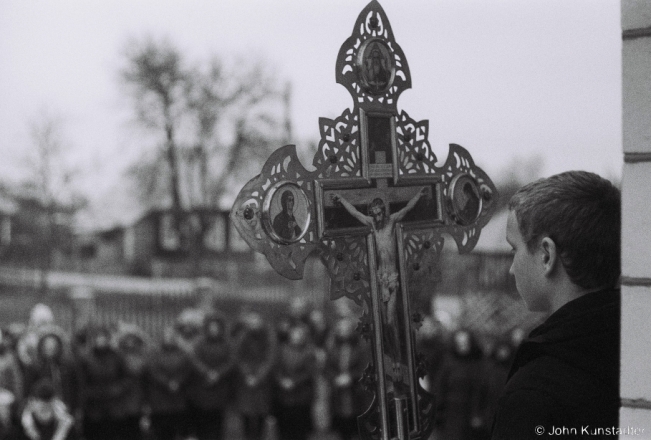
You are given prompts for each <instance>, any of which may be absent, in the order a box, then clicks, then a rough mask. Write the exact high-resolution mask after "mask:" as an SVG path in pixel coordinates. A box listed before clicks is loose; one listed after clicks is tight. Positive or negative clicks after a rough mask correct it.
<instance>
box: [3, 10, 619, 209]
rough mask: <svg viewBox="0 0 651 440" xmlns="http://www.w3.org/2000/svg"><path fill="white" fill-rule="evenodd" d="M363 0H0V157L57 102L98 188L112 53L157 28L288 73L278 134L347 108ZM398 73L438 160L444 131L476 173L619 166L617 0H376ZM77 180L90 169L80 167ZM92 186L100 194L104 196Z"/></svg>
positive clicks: (8, 157)
mask: <svg viewBox="0 0 651 440" xmlns="http://www.w3.org/2000/svg"><path fill="white" fill-rule="evenodd" d="M366 4H367V2H366V1H365V0H345V1H344V0H309V1H306V0H273V1H269V0H267V1H262V0H259V1H258V0H255V1H254V0H238V1H232V0H182V1H181V0H179V1H170V0H155V1H154V0H147V1H145V0H142V1H138V0H106V1H99V0H97V1H88V0H67V1H66V0H58V1H54V0H50V1H48V0H38V1H36V0H2V1H0V154H2V156H3V157H4V158H5V159H4V160H3V161H1V163H0V172H1V173H2V176H5V177H11V176H13V175H14V174H15V170H16V169H17V168H16V167H15V166H14V165H13V163H14V162H13V161H14V160H15V158H17V157H20V155H21V154H22V153H21V152H22V151H24V150H25V149H26V148H28V146H29V142H30V141H29V136H28V131H27V123H28V121H29V120H30V118H34V117H35V115H37V114H38V112H39V111H41V109H43V108H46V109H48V110H49V111H50V112H52V113H55V114H58V115H60V116H61V117H62V118H63V120H64V122H65V123H64V129H65V136H66V138H67V139H68V141H69V143H70V144H71V145H72V146H73V148H74V151H75V160H76V161H77V162H78V163H79V164H80V165H81V166H83V168H84V170H86V171H87V172H88V174H90V175H91V176H93V178H94V179H95V180H94V181H93V182H94V183H92V185H93V187H94V188H95V191H96V192H97V193H98V194H101V193H102V192H104V193H106V192H107V191H110V189H111V187H112V182H113V180H114V179H115V174H116V172H117V170H119V169H121V168H120V167H121V166H123V165H124V163H125V161H126V160H127V159H129V158H131V157H134V152H135V151H136V150H137V149H138V148H139V142H141V140H140V139H137V137H136V136H135V135H134V130H133V126H132V123H131V120H132V119H131V117H132V116H131V113H130V109H129V105H128V101H127V100H126V99H125V98H124V94H123V93H122V90H121V88H120V84H119V81H118V74H117V72H118V69H119V67H120V63H121V53H122V52H123V50H124V47H125V44H126V42H127V41H128V40H129V39H130V38H134V37H135V38H140V37H143V36H153V37H155V38H159V37H168V38H169V39H170V40H171V41H172V42H173V43H175V44H176V45H177V46H179V47H180V48H181V49H182V50H184V51H185V52H186V53H187V55H188V56H189V59H190V60H194V61H201V60H204V59H207V58H208V57H209V56H211V55H213V54H216V55H222V56H225V57H233V56H248V55H254V56H256V57H264V58H265V59H266V60H267V61H268V62H269V64H270V65H272V66H274V68H275V70H276V72H277V75H278V76H279V77H281V78H287V80H289V81H291V82H292V84H293V86H294V88H293V102H292V104H293V107H292V116H293V122H294V129H295V139H294V143H297V144H301V143H303V144H304V143H305V140H307V139H316V138H317V137H318V126H317V120H318V118H319V117H320V116H326V117H330V118H334V117H336V116H338V115H339V114H340V113H341V112H342V111H343V110H344V109H345V108H347V107H352V100H351V98H350V95H349V94H348V92H347V91H346V90H345V88H344V87H342V86H340V85H338V84H336V83H335V76H334V74H335V69H334V66H335V60H336V57H337V53H338V50H339V47H340V46H341V44H342V43H343V42H344V41H345V39H346V38H348V36H349V35H350V34H351V32H352V28H353V25H354V23H355V20H356V18H357V15H358V14H359V12H360V11H361V10H362V9H363V8H364V6H365V5H366ZM381 4H382V6H383V7H384V9H385V11H386V13H387V15H388V17H389V21H390V23H391V26H392V29H393V32H394V35H395V38H396V40H397V42H398V44H400V46H401V47H402V49H403V51H404V53H405V55H406V57H407V60H408V62H409V67H410V70H411V75H412V89H411V90H408V91H406V92H404V93H403V94H402V96H401V98H400V100H399V101H398V108H399V109H404V110H406V111H407V112H408V113H409V114H410V116H411V117H413V118H414V119H417V120H419V119H429V121H430V142H431V144H432V146H433V147H434V150H435V152H436V154H437V156H438V157H439V159H445V157H446V155H447V145H448V144H449V143H458V144H460V145H462V146H464V147H466V148H467V149H468V150H469V151H470V152H471V154H473V156H474V158H475V161H476V162H477V163H478V164H479V165H480V166H481V167H483V168H484V169H485V170H486V171H487V172H488V173H489V174H491V175H494V176H496V177H497V175H498V174H499V173H500V172H501V171H502V170H503V169H504V168H505V167H506V166H507V165H508V164H510V163H513V161H514V158H515V157H517V158H521V159H522V160H525V161H526V160H530V158H539V161H540V163H542V165H543V168H542V174H543V175H549V174H553V173H557V172H561V171H564V170H569V169H586V170H590V171H595V172H597V173H600V174H603V175H606V176H607V177H611V178H618V177H619V175H620V174H621V163H622V154H621V29H620V21H619V17H620V12H619V0H526V1H524V0H384V1H382V2H381ZM89 182H90V180H89ZM105 200H106V199H105Z"/></svg>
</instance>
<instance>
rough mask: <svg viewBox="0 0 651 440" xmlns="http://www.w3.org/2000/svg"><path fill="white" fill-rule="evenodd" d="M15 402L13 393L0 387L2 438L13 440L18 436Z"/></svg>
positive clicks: (0, 435) (0, 430)
mask: <svg viewBox="0 0 651 440" xmlns="http://www.w3.org/2000/svg"><path fill="white" fill-rule="evenodd" d="M15 402H16V399H15V398H14V395H13V393H11V392H9V391H7V390H5V389H4V388H0V439H3V440H13V439H14V438H16V437H17V436H18V430H17V426H18V425H17V424H16V422H15V417H14V414H15V407H16V406H15Z"/></svg>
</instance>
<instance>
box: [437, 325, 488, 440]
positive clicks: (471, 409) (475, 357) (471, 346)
mask: <svg viewBox="0 0 651 440" xmlns="http://www.w3.org/2000/svg"><path fill="white" fill-rule="evenodd" d="M482 357H483V355H482V352H481V349H480V348H479V345H478V343H477V341H476V338H475V336H474V335H473V333H472V332H471V331H470V330H467V329H459V330H457V331H455V332H454V333H453V334H452V340H451V350H450V352H449V353H448V354H447V355H446V356H445V359H444V360H443V362H442V364H441V368H440V370H439V372H438V375H437V377H436V380H435V386H434V394H435V396H436V397H437V400H438V405H437V406H438V408H437V425H438V426H437V432H438V434H439V436H440V438H442V439H456V440H466V439H472V438H473V436H474V434H475V432H476V431H479V430H480V429H481V428H482V426H483V425H484V423H486V422H485V421H484V420H483V419H482V418H481V417H482V415H483V414H482V411H481V397H482V363H481V362H482Z"/></svg>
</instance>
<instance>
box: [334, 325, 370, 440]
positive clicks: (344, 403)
mask: <svg viewBox="0 0 651 440" xmlns="http://www.w3.org/2000/svg"><path fill="white" fill-rule="evenodd" d="M360 342H361V341H360V338H359V335H358V334H357V333H356V332H355V322H354V321H353V320H352V319H350V318H345V319H341V320H340V321H338V322H337V323H336V325H335V327H334V331H333V332H332V334H331V335H330V338H329V340H328V344H327V346H328V353H327V358H326V366H325V376H326V378H327V379H328V384H329V386H330V412H331V413H332V429H333V430H334V431H335V432H337V433H338V434H339V436H340V437H341V438H342V439H343V440H350V439H352V438H354V437H356V436H357V435H358V428H357V417H358V416H360V415H361V414H362V413H363V412H364V411H365V410H366V409H367V407H368V405H369V404H370V403H371V402H370V399H369V397H370V396H369V395H368V393H366V392H364V390H363V389H362V387H361V384H360V383H358V382H359V381H360V379H361V377H362V375H363V373H364V368H366V366H367V365H368V363H369V361H370V353H369V351H368V348H369V347H368V346H365V345H364V344H361V343H360Z"/></svg>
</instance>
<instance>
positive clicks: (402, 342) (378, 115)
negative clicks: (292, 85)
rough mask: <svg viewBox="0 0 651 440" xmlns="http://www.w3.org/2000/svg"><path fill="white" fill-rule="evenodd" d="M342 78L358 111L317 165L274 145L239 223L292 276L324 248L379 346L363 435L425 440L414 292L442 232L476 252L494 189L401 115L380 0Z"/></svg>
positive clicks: (465, 160)
mask: <svg viewBox="0 0 651 440" xmlns="http://www.w3.org/2000/svg"><path fill="white" fill-rule="evenodd" d="M336 79H337V82H338V83H340V84H342V85H344V86H345V87H346V88H347V89H348V91H349V92H350V93H351V95H352V97H353V102H354V107H353V109H352V110H350V109H346V110H344V112H343V113H342V115H341V116H339V117H338V118H337V119H335V120H330V119H326V118H320V119H319V128H320V133H321V141H320V143H319V147H318V151H317V152H316V154H315V156H314V161H313V166H314V170H313V171H308V170H306V169H305V168H304V167H303V165H302V164H301V163H300V161H299V160H298V157H297V155H296V149H295V146H293V145H287V146H285V147H282V148H280V149H278V150H276V151H275V152H274V153H273V154H272V155H271V157H270V158H269V159H268V160H267V162H266V163H265V165H264V167H263V169H262V172H261V173H260V174H259V175H258V176H256V177H255V178H253V179H252V180H251V181H249V182H248V183H247V184H246V185H245V186H244V188H243V189H242V190H241V192H240V194H239V195H238V197H237V199H236V200H235V203H234V205H233V209H232V211H231V219H232V221H233V222H234V224H235V226H236V228H237V230H238V231H239V232H240V234H241V235H242V237H243V238H244V239H245V240H246V241H247V243H248V244H249V245H250V246H251V247H252V248H253V249H254V250H256V251H258V252H261V253H263V254H264V255H265V256H266V257H267V260H268V261H269V262H270V264H271V265H272V266H273V268H274V269H275V270H276V271H277V272H278V273H280V274H281V275H284V276H285V277H287V278H290V279H300V278H302V275H303V268H304V264H305V260H306V258H307V257H308V255H310V254H311V253H318V254H319V256H320V257H321V259H322V261H323V263H324V264H325V265H326V267H327V269H328V272H329V275H330V278H331V287H330V294H331V298H332V299H337V298H340V297H347V298H349V299H352V300H353V301H355V302H356V303H357V304H359V305H362V306H363V307H364V310H365V311H364V314H363V315H362V317H361V319H360V324H359V326H358V329H359V331H360V332H362V334H363V335H364V336H365V337H366V338H367V339H370V340H371V343H372V346H373V362H372V365H369V367H368V368H367V370H366V372H365V376H364V378H363V381H362V382H363V384H364V385H365V386H366V387H367V389H368V390H369V391H370V392H372V393H373V395H374V398H373V401H372V403H371V405H370V407H369V408H368V410H367V411H366V412H365V413H364V414H362V415H360V417H359V418H358V425H359V428H360V434H361V436H362V438H364V439H382V440H389V439H391V438H400V439H402V440H406V439H408V438H409V439H426V438H427V437H428V436H429V434H430V432H431V430H432V428H433V416H434V405H433V398H432V396H431V395H429V394H428V393H427V392H425V391H424V390H423V389H422V387H421V386H420V384H419V381H418V378H419V376H422V374H423V368H422V365H420V360H419V357H418V356H417V355H416V353H415V349H414V337H415V332H416V331H417V328H418V327H419V322H418V321H419V317H418V316H417V315H416V314H412V311H411V306H410V295H409V293H410V286H413V285H414V284H417V283H421V284H422V281H423V279H426V278H427V277H428V275H429V273H430V272H431V271H432V269H433V268H434V267H435V265H436V260H437V257H438V255H439V253H440V251H441V249H442V247H443V234H448V235H450V236H452V238H453V239H454V240H455V241H456V243H457V246H458V248H459V251H460V252H469V251H470V250H471V249H472V248H473V247H474V246H475V244H476V243H477V240H478V239H479V233H480V231H481V228H482V227H483V226H484V225H486V223H487V222H488V220H489V219H490V216H491V215H492V213H493V211H494V205H495V204H494V200H495V199H496V197H497V191H496V189H495V186H494V185H493V183H492V182H491V181H490V179H489V178H488V176H487V175H486V174H485V173H484V172H483V171H482V170H481V169H480V168H479V167H477V166H476V165H475V164H474V162H473V160H472V157H471V156H470V154H469V153H468V152H467V151H466V150H465V149H464V148H462V147H460V146H458V145H454V144H451V145H450V151H449V153H448V158H447V161H446V162H445V164H443V166H440V167H437V166H436V161H437V159H436V156H435V155H434V153H433V152H432V148H431V146H430V144H429V141H428V130H429V124H428V121H427V120H422V121H418V122H417V121H415V120H413V119H412V118H411V117H410V116H409V115H408V114H407V113H406V112H405V111H404V110H403V111H401V112H398V110H397V100H398V97H399V95H400V94H401V93H402V92H403V91H404V90H406V89H408V88H410V87H411V76H410V73H409V67H408V64H407V59H406V58H405V56H404V54H403V52H402V49H401V48H400V46H399V45H398V44H397V43H396V42H395V40H394V37H393V33H392V31H391V27H390V25H389V21H388V19H387V17H386V14H385V13H384V10H383V9H382V7H381V6H380V4H379V3H378V2H377V1H376V0H373V1H372V2H371V3H369V4H368V5H367V6H366V8H364V10H363V11H362V12H361V13H360V15H359V17H358V18H357V22H356V23H355V27H354V28H353V34H352V35H351V36H350V37H349V38H348V39H347V40H346V42H344V44H343V45H342V46H341V49H340V50H339V55H338V57H337V64H336Z"/></svg>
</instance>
